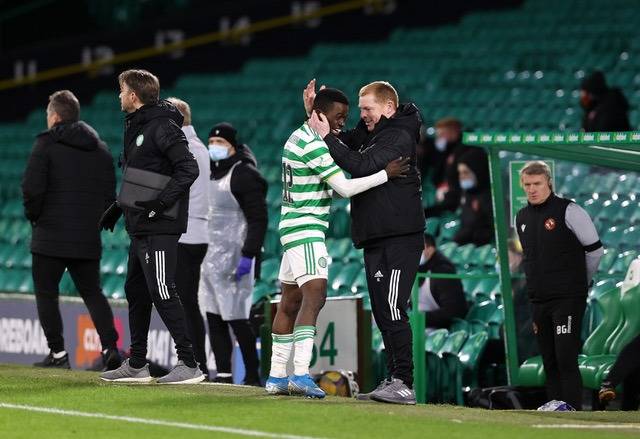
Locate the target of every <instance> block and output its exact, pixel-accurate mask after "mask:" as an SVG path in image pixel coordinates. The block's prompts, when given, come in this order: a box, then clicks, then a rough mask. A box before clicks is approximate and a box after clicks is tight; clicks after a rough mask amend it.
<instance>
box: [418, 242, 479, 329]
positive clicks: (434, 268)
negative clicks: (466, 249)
mask: <svg viewBox="0 0 640 439" xmlns="http://www.w3.org/2000/svg"><path fill="white" fill-rule="evenodd" d="M418 272H420V273H426V272H431V273H447V274H455V273H456V267H455V266H454V265H453V263H452V262H451V261H450V260H449V259H447V258H446V257H445V256H444V255H443V254H442V253H440V252H438V251H436V252H435V253H434V254H433V256H431V259H429V260H428V261H427V263H426V264H424V265H421V266H420V267H419V268H418ZM424 282H425V279H421V280H420V286H422V284H423V283H424ZM429 287H430V289H431V295H432V296H433V298H434V300H435V301H436V303H437V304H438V306H440V309H437V310H435V311H427V312H426V318H425V321H426V325H427V327H429V328H448V327H449V326H451V322H452V320H453V318H454V317H458V318H461V319H463V318H464V316H465V315H466V313H467V301H466V299H465V297H464V290H463V289H462V282H460V280H459V279H431V281H430V285H429Z"/></svg>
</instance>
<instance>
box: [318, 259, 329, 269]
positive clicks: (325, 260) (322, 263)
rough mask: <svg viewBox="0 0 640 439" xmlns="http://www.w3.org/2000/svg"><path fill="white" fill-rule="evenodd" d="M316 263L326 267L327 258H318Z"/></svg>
mask: <svg viewBox="0 0 640 439" xmlns="http://www.w3.org/2000/svg"><path fill="white" fill-rule="evenodd" d="M318 265H319V266H321V267H322V268H327V259H326V258H324V257H322V258H320V259H318Z"/></svg>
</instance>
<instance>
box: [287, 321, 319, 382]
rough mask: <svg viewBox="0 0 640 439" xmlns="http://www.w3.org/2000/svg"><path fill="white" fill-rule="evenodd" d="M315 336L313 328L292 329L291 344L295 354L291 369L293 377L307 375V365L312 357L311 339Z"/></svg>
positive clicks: (300, 327) (314, 328) (299, 327)
mask: <svg viewBox="0 0 640 439" xmlns="http://www.w3.org/2000/svg"><path fill="white" fill-rule="evenodd" d="M315 334H316V327H315V326H296V327H295V328H294V329H293V344H294V345H295V352H294V354H293V367H294V372H293V373H294V374H295V375H298V376H300V375H306V374H308V373H309V364H311V356H312V355H313V338H314V336H315Z"/></svg>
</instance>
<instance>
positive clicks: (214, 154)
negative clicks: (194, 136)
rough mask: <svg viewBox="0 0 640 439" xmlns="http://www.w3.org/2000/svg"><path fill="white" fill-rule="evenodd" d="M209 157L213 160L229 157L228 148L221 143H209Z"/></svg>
mask: <svg viewBox="0 0 640 439" xmlns="http://www.w3.org/2000/svg"><path fill="white" fill-rule="evenodd" d="M209 157H211V160H213V161H214V162H217V161H220V160H224V159H226V158H228V157H229V148H228V147H227V146H226V145H223V144H221V143H210V144H209Z"/></svg>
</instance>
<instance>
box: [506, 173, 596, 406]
mask: <svg viewBox="0 0 640 439" xmlns="http://www.w3.org/2000/svg"><path fill="white" fill-rule="evenodd" d="M520 183H521V184H522V186H523V188H524V190H525V192H526V194H527V201H528V203H529V204H528V205H527V206H526V207H524V208H522V209H521V210H520V211H519V212H518V214H517V215H516V228H517V231H518V236H519V238H520V242H521V244H522V250H523V254H524V259H523V261H524V264H523V266H524V272H525V277H526V280H527V293H528V295H529V300H530V301H531V304H532V314H533V332H534V333H535V335H536V338H537V340H538V346H539V348H540V353H541V354H542V361H543V364H544V369H545V372H546V375H547V381H546V388H547V396H548V397H549V399H555V400H562V401H565V402H567V403H569V404H570V405H571V406H573V407H574V408H575V409H576V410H580V409H581V408H582V380H581V377H580V370H579V368H578V354H579V353H580V344H581V341H580V331H581V328H582V318H583V316H584V310H585V307H586V299H587V291H588V289H589V285H590V283H591V281H592V278H593V275H594V273H595V272H596V271H597V269H598V264H599V263H600V258H601V257H602V255H603V254H604V249H603V247H602V243H601V242H600V238H598V232H597V231H596V228H595V226H594V225H593V222H592V221H591V218H589V215H588V214H587V213H586V212H585V211H584V209H582V208H581V207H580V206H578V205H577V204H576V203H574V202H573V201H571V200H568V199H565V198H560V197H558V196H556V195H555V194H554V193H553V187H552V183H551V170H550V169H549V166H547V165H546V164H545V163H544V162H529V163H527V164H526V165H525V166H524V167H523V168H522V170H521V171H520Z"/></svg>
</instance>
